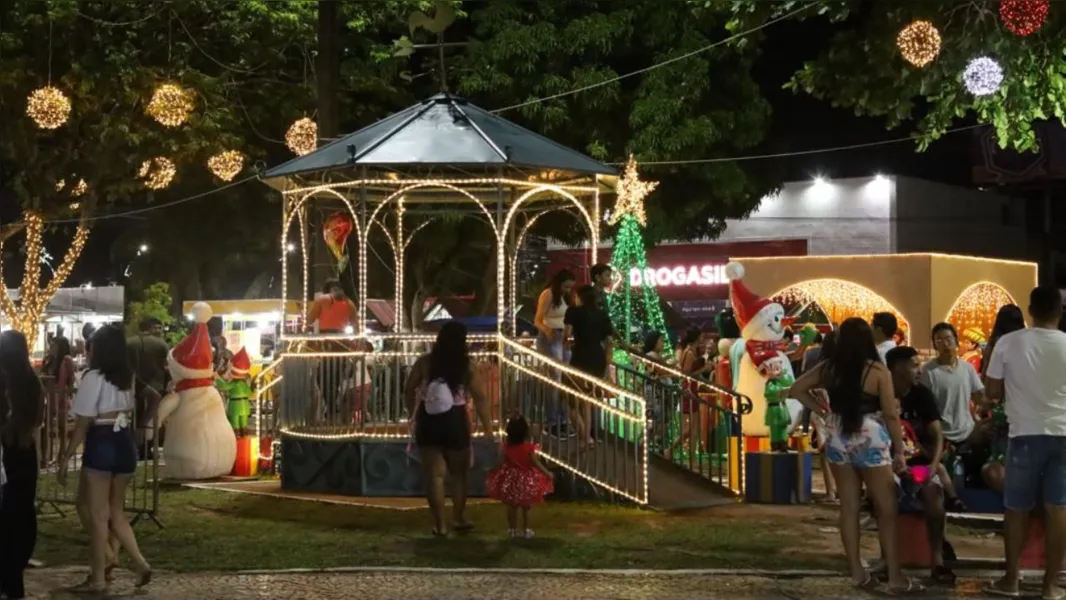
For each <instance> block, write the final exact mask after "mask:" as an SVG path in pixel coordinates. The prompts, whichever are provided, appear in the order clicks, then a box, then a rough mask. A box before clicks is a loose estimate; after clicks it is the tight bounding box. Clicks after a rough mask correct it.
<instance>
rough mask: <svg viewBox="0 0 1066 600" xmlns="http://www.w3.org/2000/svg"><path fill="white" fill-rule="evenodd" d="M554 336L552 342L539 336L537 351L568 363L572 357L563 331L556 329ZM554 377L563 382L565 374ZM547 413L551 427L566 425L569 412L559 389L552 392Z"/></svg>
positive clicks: (557, 374)
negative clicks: (564, 340) (560, 397)
mask: <svg viewBox="0 0 1066 600" xmlns="http://www.w3.org/2000/svg"><path fill="white" fill-rule="evenodd" d="M552 334H553V335H554V339H552V340H548V338H546V337H544V334H543V333H538V334H537V351H538V352H540V353H541V354H544V355H546V356H549V357H551V358H552V359H554V360H557V361H559V362H561V363H568V362H569V359H570V357H569V356H567V355H568V354H569V352H567V351H566V348H565V346H564V344H563V330H562V329H554V330H552ZM552 377H554V378H555V380H556V381H562V380H563V373H562V371H555V372H554V373H552ZM545 411H546V412H547V415H546V416H547V420H548V426H549V427H551V426H556V425H566V422H567V420H566V414H567V411H566V407H565V406H563V405H562V403H561V402H560V400H559V390H558V389H555V390H553V391H552V392H551V399H550V400H549V401H548V405H547V406H546V407H545Z"/></svg>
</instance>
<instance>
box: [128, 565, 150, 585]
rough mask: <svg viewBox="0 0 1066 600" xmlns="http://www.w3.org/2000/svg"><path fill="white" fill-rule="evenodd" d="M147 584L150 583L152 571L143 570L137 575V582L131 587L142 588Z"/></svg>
mask: <svg viewBox="0 0 1066 600" xmlns="http://www.w3.org/2000/svg"><path fill="white" fill-rule="evenodd" d="M149 583H152V570H151V569H145V570H144V571H141V572H140V573H137V581H136V582H135V583H134V584H133V587H135V588H143V587H144V586H146V585H148V584H149Z"/></svg>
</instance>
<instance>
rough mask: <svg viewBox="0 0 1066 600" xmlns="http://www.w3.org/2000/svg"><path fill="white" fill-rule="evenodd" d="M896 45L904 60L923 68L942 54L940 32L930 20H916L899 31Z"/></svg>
mask: <svg viewBox="0 0 1066 600" xmlns="http://www.w3.org/2000/svg"><path fill="white" fill-rule="evenodd" d="M896 45H897V46H898V47H899V53H900V55H901V56H903V59H904V60H906V61H907V62H909V63H911V64H912V65H914V66H916V67H918V68H921V67H924V66H926V65H928V64H929V63H931V62H933V60H935V59H936V57H937V55H938V54H940V32H939V31H937V29H936V26H934V25H933V24H932V23H930V22H929V21H915V22H913V23H911V24H910V25H907V26H906V27H904V28H903V29H902V30H901V31H900V32H899V36H897V37H896Z"/></svg>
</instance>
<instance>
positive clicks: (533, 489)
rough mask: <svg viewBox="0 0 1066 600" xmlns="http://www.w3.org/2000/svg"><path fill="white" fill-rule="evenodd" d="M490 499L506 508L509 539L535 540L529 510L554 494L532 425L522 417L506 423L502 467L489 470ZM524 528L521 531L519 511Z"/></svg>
mask: <svg viewBox="0 0 1066 600" xmlns="http://www.w3.org/2000/svg"><path fill="white" fill-rule="evenodd" d="M486 484H487V487H488V489H489V496H491V497H493V498H495V499H497V500H499V501H500V502H503V503H504V504H506V505H507V527H508V530H507V535H508V537H526V538H531V537H533V530H532V529H530V528H529V510H530V509H531V508H533V506H534V505H536V504H540V503H541V502H543V501H544V496H545V495H547V494H550V493H552V491H553V490H554V486H553V483H552V474H551V471H549V470H548V469H546V468H545V467H544V465H543V464H542V463H541V462H540V459H538V458H537V445H536V444H534V443H533V442H530V441H529V423H528V422H527V421H526V420H525V418H524V417H522V416H517V417H514V418H512V419H511V420H510V421H508V422H507V441H506V443H505V445H504V455H503V458H502V459H501V460H500V464H498V465H496V467H495V468H493V469H492V470H491V471H489V476H488V481H487V482H486ZM519 509H521V510H522V528H521V529H519V528H518V510H519Z"/></svg>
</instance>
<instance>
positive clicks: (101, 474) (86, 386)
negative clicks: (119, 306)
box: [56, 325, 152, 592]
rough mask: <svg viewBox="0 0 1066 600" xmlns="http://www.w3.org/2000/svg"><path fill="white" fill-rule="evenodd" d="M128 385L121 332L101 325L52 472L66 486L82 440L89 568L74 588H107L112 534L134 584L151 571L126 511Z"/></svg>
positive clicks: (133, 452) (133, 458) (131, 467)
mask: <svg viewBox="0 0 1066 600" xmlns="http://www.w3.org/2000/svg"><path fill="white" fill-rule="evenodd" d="M133 383H134V382H133V370H132V369H131V368H130V365H129V362H128V360H127V354H126V334H125V333H124V332H123V330H122V329H121V328H120V327H118V326H115V325H107V326H105V327H102V328H101V329H100V330H99V331H97V332H96V334H95V335H93V346H92V358H91V360H90V363H89V370H88V371H87V372H86V373H85V375H84V376H83V377H82V380H81V385H80V386H79V387H78V393H77V395H76V396H75V397H74V403H73V406H72V407H71V413H72V414H73V415H75V416H76V417H77V422H76V423H75V425H74V434H73V436H72V438H71V441H70V445H69V446H68V447H67V451H66V453H65V454H64V455H63V458H62V459H61V460H60V463H59V470H58V472H57V474H56V477H57V479H58V480H59V483H60V485H64V486H65V485H66V483H67V469H68V468H69V464H70V459H71V458H72V457H73V454H74V449H75V448H77V447H78V446H81V445H82V444H83V443H84V445H85V447H84V450H83V451H82V459H81V460H82V465H81V467H82V471H83V472H85V474H86V481H87V483H88V507H89V516H90V519H91V521H92V523H91V530H90V532H89V550H90V552H89V555H90V562H91V567H92V572H91V573H90V575H89V577H88V579H86V581H85V582H84V583H83V584H81V585H79V586H77V588H75V590H76V591H84V592H102V591H105V590H106V589H107V570H108V567H109V566H110V565H109V558H110V557H111V556H113V552H112V549H111V548H110V545H109V537H110V535H111V534H112V533H113V534H114V536H115V538H117V539H118V541H119V543H121V545H122V548H123V549H125V550H126V553H127V554H129V556H130V558H132V559H133V561H134V570H135V572H136V573H137V582H136V586H137V587H143V586H145V585H147V584H148V582H149V581H151V579H152V569H151V567H150V566H149V565H148V561H146V560H145V559H144V556H142V555H141V550H140V548H139V547H138V545H137V538H136V536H134V534H133V529H132V528H131V527H130V522H129V520H128V519H127V518H126V511H125V504H126V488H127V487H129V483H130V479H131V478H132V477H133V474H134V472H135V471H136V470H137V448H136V445H135V444H134V441H133V432H132V431H131V429H130V427H131V425H132V423H133V417H134V415H133V411H134V401H133V395H134V394H133Z"/></svg>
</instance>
